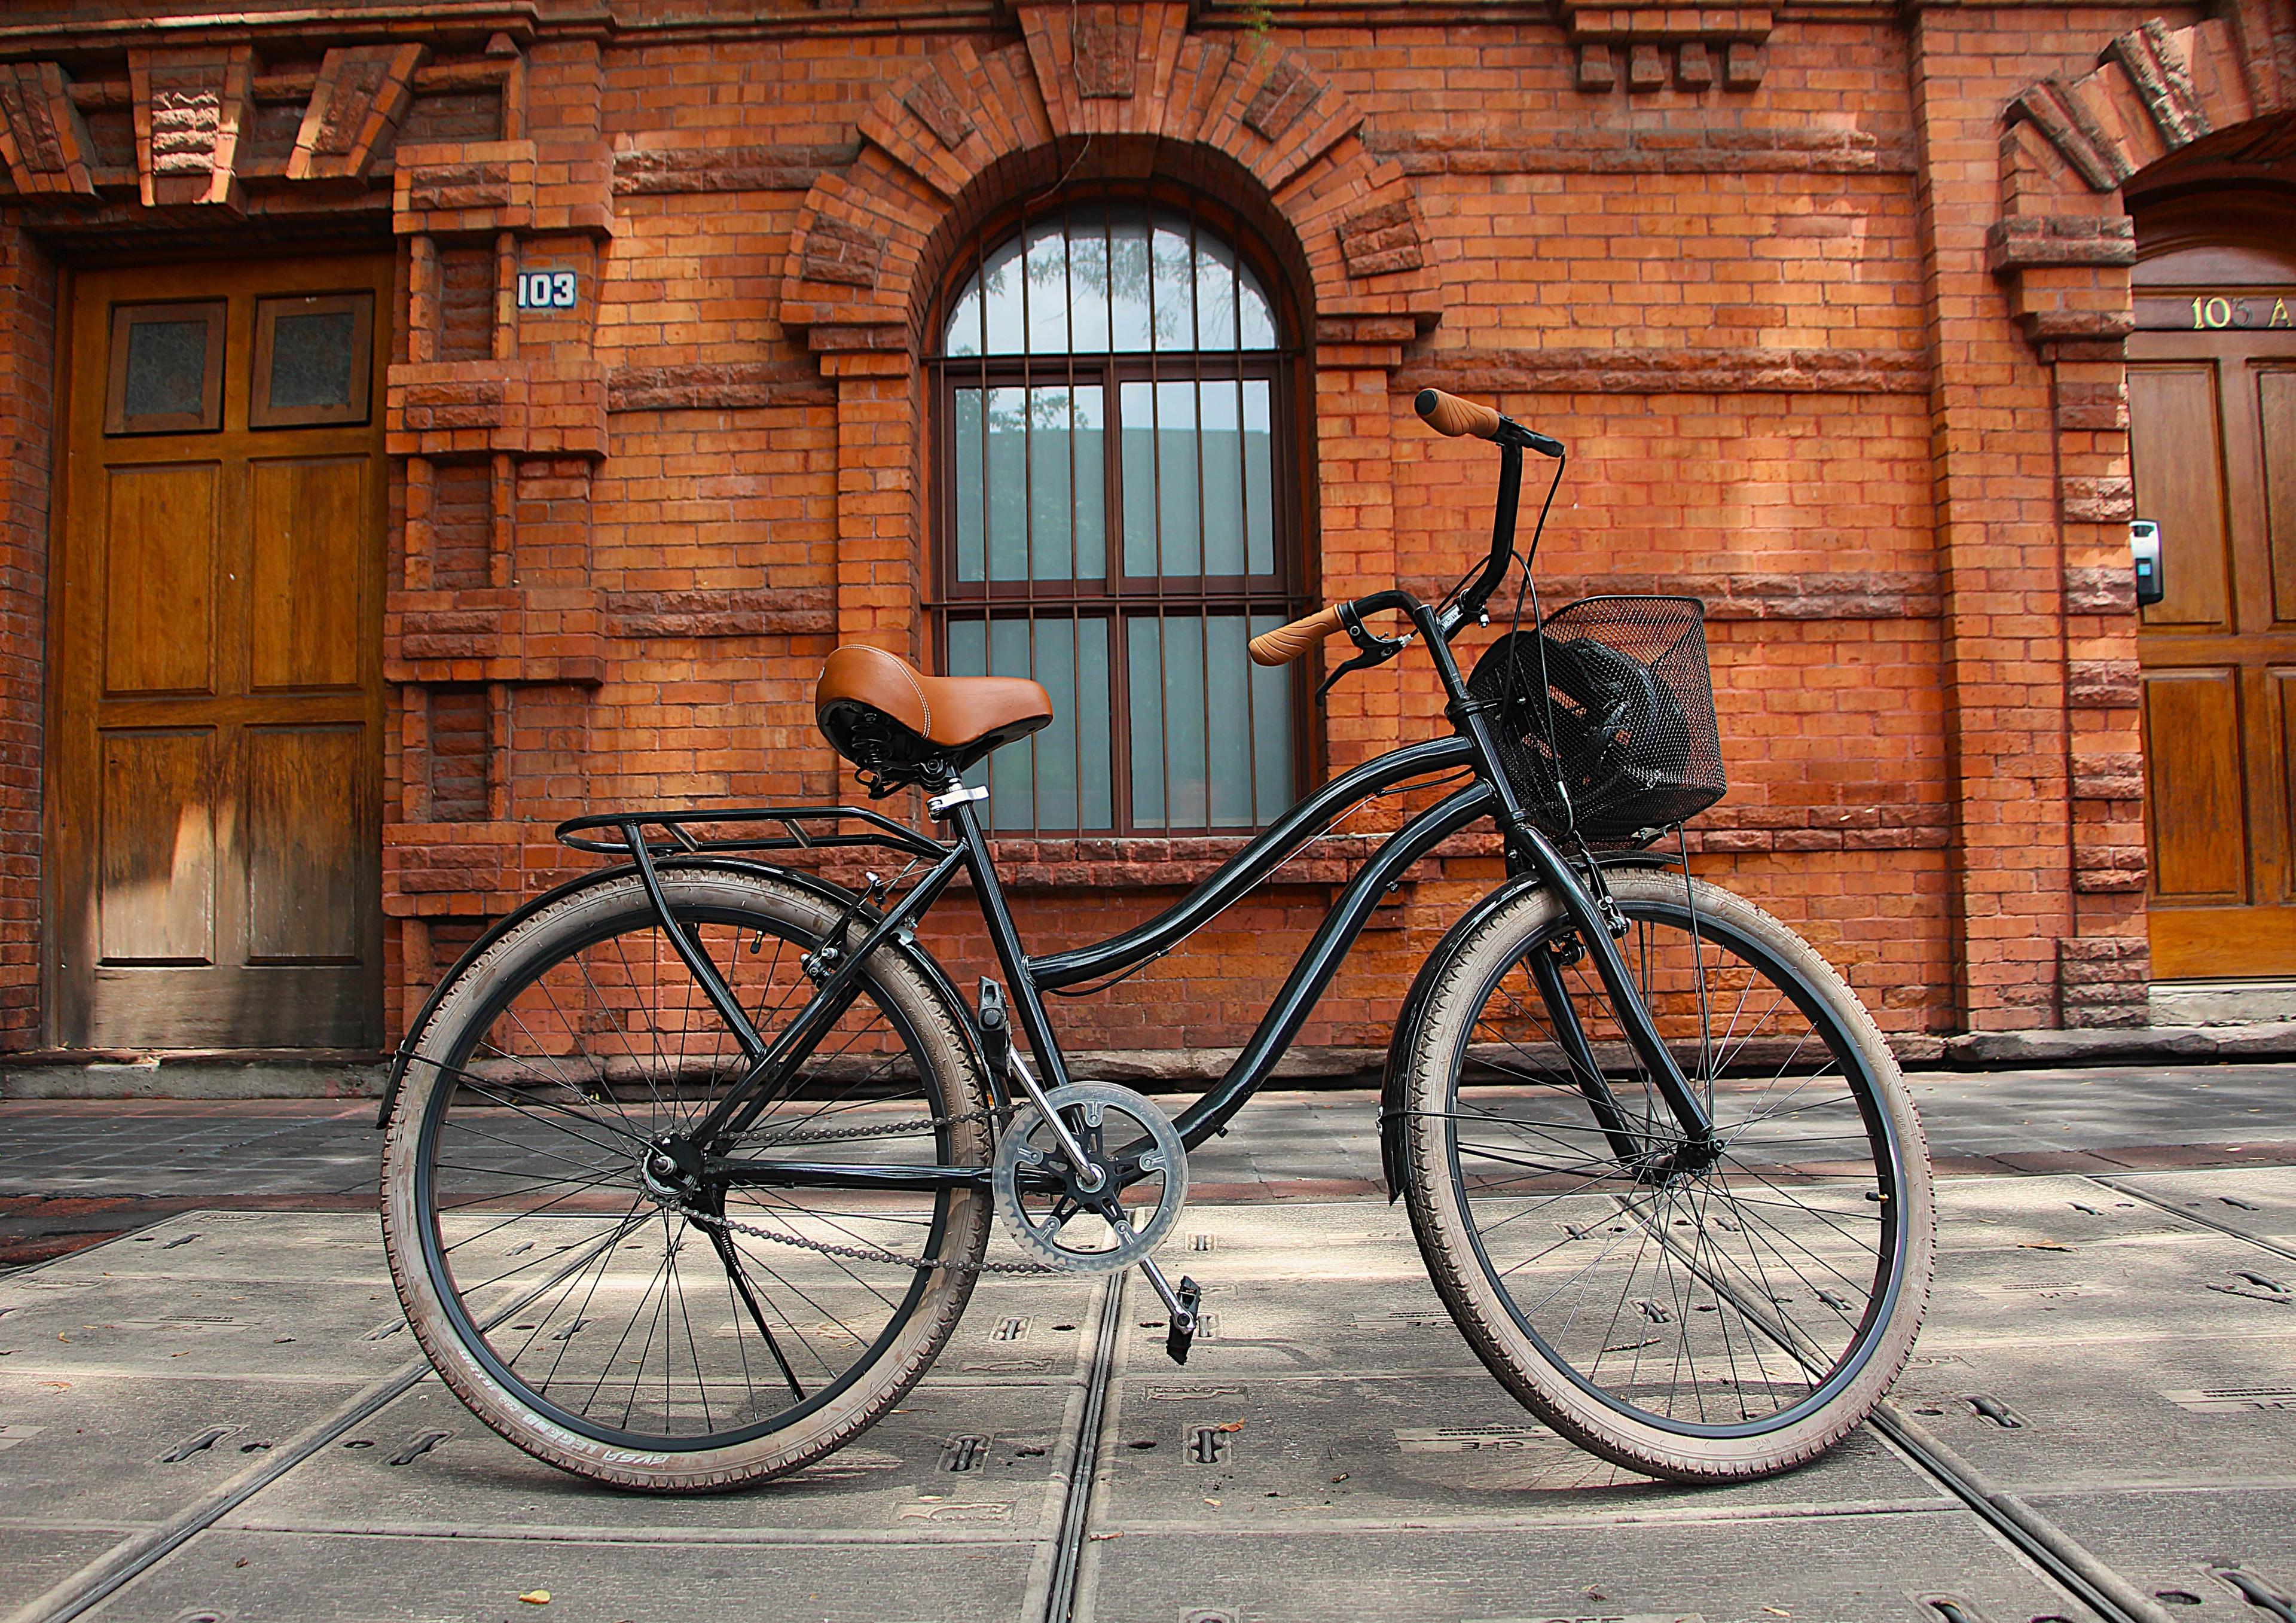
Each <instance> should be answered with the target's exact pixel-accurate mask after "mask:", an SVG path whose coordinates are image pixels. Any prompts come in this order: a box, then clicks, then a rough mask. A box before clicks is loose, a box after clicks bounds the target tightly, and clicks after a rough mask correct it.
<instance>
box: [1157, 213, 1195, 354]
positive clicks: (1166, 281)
mask: <svg viewBox="0 0 2296 1623" xmlns="http://www.w3.org/2000/svg"><path fill="white" fill-rule="evenodd" d="M1188 236H1189V233H1188V227H1187V225H1186V224H1185V222H1184V221H1177V220H1159V221H1157V223H1156V241H1155V247H1154V260H1153V263H1152V266H1150V272H1149V283H1148V302H1149V305H1150V307H1151V310H1150V314H1151V316H1152V318H1153V322H1152V324H1153V326H1154V329H1155V333H1156V348H1159V349H1193V348H1195V347H1196V297H1195V294H1196V285H1195V284H1196V279H1195V275H1194V270H1195V259H1194V257H1193V254H1192V253H1191V251H1190V250H1189V247H1188Z"/></svg>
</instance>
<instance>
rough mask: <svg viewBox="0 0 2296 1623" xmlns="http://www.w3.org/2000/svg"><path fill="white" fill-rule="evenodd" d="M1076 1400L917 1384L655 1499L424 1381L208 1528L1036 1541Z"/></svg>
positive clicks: (1017, 1390) (1053, 1493)
mask: <svg viewBox="0 0 2296 1623" xmlns="http://www.w3.org/2000/svg"><path fill="white" fill-rule="evenodd" d="M1081 1404H1082V1398H1081V1395H1080V1393H1079V1391H1078V1388H1077V1387H1076V1386H1074V1385H1073V1384H1047V1383H1042V1382H1021V1381H1013V1382H1006V1383H1003V1384H1000V1385H997V1386H993V1387H992V1386H988V1385H984V1384H981V1383H979V1382H971V1383H966V1384H963V1385H957V1384H953V1383H947V1382H942V1383H936V1382H934V1381H931V1379H930V1378H928V1380H927V1381H925V1382H924V1383H923V1384H922V1385H920V1386H919V1387H918V1388H917V1389H916V1390H915V1391H914V1392H912V1393H911V1394H910V1395H909V1397H908V1398H906V1400H904V1402H903V1404H902V1406H900V1407H899V1408H898V1409H897V1410H896V1411H895V1412H894V1413H893V1414H890V1415H889V1416H887V1417H886V1418H885V1419H884V1420H883V1421H881V1422H879V1423H878V1424H877V1425H876V1426H874V1427H873V1428H872V1429H871V1430H869V1431H868V1432H867V1433H866V1434H865V1436H864V1437H862V1438H861V1439H858V1440H857V1441H856V1442H854V1443H852V1444H850V1445H849V1446H848V1447H845V1448H842V1449H840V1450H839V1451H838V1452H837V1453H836V1454H833V1455H830V1456H829V1458H827V1459H826V1460H824V1461H822V1462H821V1463H819V1464H817V1465H814V1466H811V1467H809V1468H808V1469H807V1470H805V1471H799V1472H797V1473H796V1474H794V1475H792V1476H789V1477H784V1478H783V1479H781V1480H779V1481H776V1482H772V1483H767V1484H766V1485H765V1486H763V1487H761V1488H753V1489H750V1490H748V1491H746V1492H743V1493H739V1494H726V1495H713V1496H694V1497H664V1496H649V1495H644V1494H629V1493H618V1492H614V1491H611V1490H610V1489H606V1488H598V1487H596V1486H594V1485H592V1484H590V1483H588V1482H586V1481H584V1480H580V1479H578V1478H575V1477H571V1476H569V1475H568V1474H567V1473H565V1472H564V1471H558V1470H555V1469H554V1468H553V1467H551V1466H548V1465H545V1464H543V1463H540V1462H539V1461H537V1460H534V1459H532V1458H530V1457H529V1456H528V1455H525V1454H522V1453H521V1452H520V1451H519V1450H518V1449H516V1448H513V1447H512V1446H511V1445H510V1444H508V1443H506V1442H504V1441H503V1440H502V1439H500V1438H498V1437H496V1435H495V1434H494V1433H493V1432H491V1431H489V1430H488V1429H487V1428H486V1426H485V1425H484V1424H483V1423H481V1422H480V1421H478V1420H477V1419H476V1418H474V1417H473V1416H472V1415H471V1412H470V1411H469V1410H467V1409H465V1408H464V1407H463V1406H462V1404H461V1403H460V1402H459V1401H458V1400H457V1399H456V1398H455V1396H454V1394H453V1393H451V1392H449V1391H447V1390H446V1389H444V1388H443V1387H441V1386H439V1384H437V1383H436V1382H435V1381H425V1382H423V1383H422V1385H421V1386H419V1387H417V1388H415V1389H414V1390H413V1391H410V1392H408V1393H407V1394H406V1396H405V1397H403V1398H399V1399H398V1401H397V1402H395V1403H393V1404H391V1405H390V1406H389V1407H388V1408H385V1409H384V1410H382V1411H381V1413H380V1414H377V1415H375V1416H374V1418H373V1420H371V1421H368V1422H365V1423H363V1424H362V1425H360V1426H359V1427H358V1428H357V1429H356V1434H355V1435H349V1436H346V1437H345V1438H343V1439H340V1441H338V1442H336V1443H335V1444H333V1445H332V1446H330V1447H327V1448H325V1449H324V1450H322V1451H321V1452H320V1453H318V1454H317V1455H314V1456H313V1457H312V1458H311V1459H310V1460H309V1461H308V1462H307V1463H304V1464H303V1465H301V1466H299V1467H298V1468H297V1469H296V1470H294V1471H291V1472H289V1473H288V1474H287V1475H286V1476H284V1477H283V1478H281V1479H280V1480H278V1481H277V1482H275V1483H273V1484H272V1485H271V1486H270V1487H268V1488H265V1489H264V1490H263V1491H262V1492H261V1493H259V1494H257V1495H256V1496H254V1497H253V1498H250V1499H249V1500H248V1501H247V1502H246V1503H245V1504H242V1505H241V1506H240V1507H239V1508H238V1509H237V1510H235V1511H234V1512H232V1514H231V1515H230V1516H229V1517H227V1518H225V1521H222V1522H221V1523H219V1524H218V1525H219V1526H223V1527H227V1528H228V1527H238V1528H247V1529H262V1530H265V1531H269V1532H281V1533H284V1532H297V1531H301V1532H308V1533H354V1534H375V1535H389V1536H392V1537H455V1536H457V1535H460V1534H463V1533H481V1532H483V1533H487V1534H489V1535H491V1536H496V1537H519V1536H527V1535H530V1536H532V1537H550V1538H580V1537H603V1538H614V1537H621V1536H623V1535H626V1534H627V1535H633V1536H651V1537H673V1536H679V1535H692V1534H696V1533H700V1532H703V1531H710V1532H718V1533H725V1534H729V1535H738V1536H740V1537H746V1538H751V1539H770V1538H783V1539H787V1540H792V1541H797V1542H806V1541H808V1540H811V1539H815V1538H817V1537H840V1536H856V1537H883V1538H897V1539H898V1538H902V1537H919V1538H930V1537H941V1536H944V1535H946V1534H948V1533H950V1532H951V1531H952V1530H953V1531H954V1532H955V1534H956V1535H957V1536H959V1537H975V1536H978V1535H980V1534H982V1533H988V1534H991V1535H993V1536H995V1537H999V1538H1005V1539H1012V1538H1047V1537H1053V1536H1054V1535H1055V1534H1056V1533H1057V1531H1058V1521H1059V1518H1060V1509H1061V1504H1062V1500H1063V1499H1064V1498H1065V1496H1066V1493H1067V1486H1066V1482H1065V1480H1062V1478H1061V1477H1060V1475H1059V1473H1060V1472H1061V1471H1063V1470H1064V1469H1065V1466H1066V1463H1067V1455H1066V1452H1065V1450H1066V1448H1067V1446H1068V1439H1069V1438H1070V1437H1071V1436H1072V1434H1073V1433H1074V1431H1075V1430H1076V1420H1077V1416H1078V1414H1079V1413H1080V1411H1081ZM417 1449H419V1450H420V1452H419V1453H414V1451H415V1450H417ZM410 1454H413V1455H414V1457H412V1458H409V1457H407V1456H408V1455H410Z"/></svg>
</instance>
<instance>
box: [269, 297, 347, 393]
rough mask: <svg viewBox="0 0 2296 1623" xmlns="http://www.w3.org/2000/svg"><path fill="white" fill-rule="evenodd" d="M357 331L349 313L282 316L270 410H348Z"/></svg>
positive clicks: (275, 332)
mask: <svg viewBox="0 0 2296 1623" xmlns="http://www.w3.org/2000/svg"><path fill="white" fill-rule="evenodd" d="M357 332H358V318H357V316H354V315H352V314H351V312H350V311H348V310H332V311H328V312H325V313H324V314H318V315H311V316H280V317H279V319H278V322H277V324H275V326H274V327H273V328H272V336H271V401H270V404H271V408H272V409H273V410H274V411H298V410H308V409H310V408H312V407H315V406H348V405H349V404H350V398H351V364H352V361H353V359H354V358H355V356H356V352H357Z"/></svg>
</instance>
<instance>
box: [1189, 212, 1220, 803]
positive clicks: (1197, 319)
mask: <svg viewBox="0 0 2296 1623" xmlns="http://www.w3.org/2000/svg"><path fill="white" fill-rule="evenodd" d="M1198 241H1199V240H1198V237H1197V234H1196V208H1195V204H1194V203H1193V201H1192V202H1190V203H1189V205H1188V324H1189V332H1188V340H1189V342H1188V378H1189V382H1188V392H1189V393H1190V394H1191V395H1193V397H1194V403H1195V422H1196V456H1195V463H1196V568H1197V570H1199V571H1201V573H1202V574H1204V575H1207V576H1208V575H1210V573H1211V566H1212V561H1211V542H1212V527H1211V514H1210V511H1209V510H1208V508H1207V505H1206V504H1205V501H1204V460H1205V458H1204V452H1205V448H1206V441H1205V438H1204V307H1203V298H1202V291H1203V290H1202V288H1201V286H1200V285H1199V281H1200V278H1199V275H1198V273H1199V270H1200V268H1201V267H1200V266H1199V264H1198V261H1197V258H1196V255H1197V252H1198ZM1200 589H1201V588H1200ZM1196 669H1197V681H1198V683H1199V684H1200V685H1199V687H1198V688H1197V694H1198V698H1199V701H1200V702H1201V704H1202V706H1203V712H1204V728H1203V733H1202V738H1203V744H1204V759H1203V766H1204V827H1205V828H1206V829H1207V830H1209V829H1210V828H1212V827H1213V826H1214V825H1215V822H1214V818H1213V815H1212V613H1211V605H1210V604H1209V603H1207V604H1205V605H1204V609H1203V614H1202V620H1201V629H1200V630H1199V631H1198V633H1197V635H1196Z"/></svg>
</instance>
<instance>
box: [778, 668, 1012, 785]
mask: <svg viewBox="0 0 2296 1623" xmlns="http://www.w3.org/2000/svg"><path fill="white" fill-rule="evenodd" d="M813 715H814V720H815V721H816V723H817V724H818V725H819V726H820V728H821V732H822V736H823V737H824V738H826V739H828V740H829V742H830V744H831V746H832V748H833V749H835V750H836V751H837V753H838V754H840V755H841V756H843V757H844V758H846V759H847V760H849V761H850V762H852V763H853V764H854V765H855V766H857V767H859V768H860V769H861V772H862V775H863V781H864V782H870V783H871V787H872V788H873V789H877V788H880V787H881V788H882V789H887V790H890V789H891V788H894V787H896V786H898V785H899V784H902V783H915V782H918V781H920V779H921V778H922V776H923V775H924V774H925V770H926V769H927V768H928V767H929V766H931V764H933V763H935V762H939V764H941V765H942V766H947V768H948V769H949V770H950V771H952V772H962V771H964V769H965V768H966V767H967V766H972V764H973V763H974V762H975V761H978V760H980V758H982V757H983V756H985V755H987V754H988V752H989V751H990V750H995V749H996V748H998V747H999V746H1001V745H1005V744H1009V743H1011V742H1013V740H1014V739H1016V738H1026V737H1027V736H1028V735H1029V734H1031V733H1034V732H1035V731H1036V730H1037V728H1038V727H1041V726H1043V725H1045V724H1046V722H1048V721H1050V720H1052V718H1053V701H1052V695H1051V694H1049V693H1046V692H1045V689H1044V685H1043V684H1041V683H1037V682H1031V681H1029V679H1028V678H1027V677H1025V676H927V675H925V673H924V672H922V671H921V670H919V669H918V668H916V667H915V666H914V665H912V664H910V663H909V662H908V661H907V660H904V659H902V658H901V657H900V656H899V655H898V654H894V653H888V652H885V651H884V650H883V649H881V648H873V647H871V646H869V645H868V644H866V643H849V644H847V645H846V646H845V647H842V648H840V649H838V650H836V651H835V652H832V654H831V655H830V656H829V660H828V663H826V664H825V665H824V666H823V667H822V668H821V680H820V681H819V682H817V683H816V684H814V690H813ZM872 780H873V782H872Z"/></svg>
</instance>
